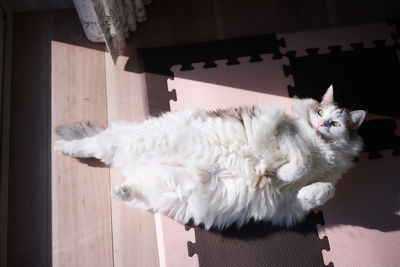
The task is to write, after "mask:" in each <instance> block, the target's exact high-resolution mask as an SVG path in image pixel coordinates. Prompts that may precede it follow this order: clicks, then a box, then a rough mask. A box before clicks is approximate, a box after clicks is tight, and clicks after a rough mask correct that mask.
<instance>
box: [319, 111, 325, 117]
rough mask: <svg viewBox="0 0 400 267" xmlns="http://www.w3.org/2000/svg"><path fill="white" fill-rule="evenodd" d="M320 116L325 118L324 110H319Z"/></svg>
mask: <svg viewBox="0 0 400 267" xmlns="http://www.w3.org/2000/svg"><path fill="white" fill-rule="evenodd" d="M318 115H319V116H320V117H322V116H324V112H323V111H322V109H319V110H318Z"/></svg>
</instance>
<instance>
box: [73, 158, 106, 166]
mask: <svg viewBox="0 0 400 267" xmlns="http://www.w3.org/2000/svg"><path fill="white" fill-rule="evenodd" d="M77 160H78V161H79V162H80V163H82V164H86V165H88V166H90V167H94V168H109V167H110V166H108V165H106V164H104V163H103V162H101V161H100V160H99V159H96V158H77Z"/></svg>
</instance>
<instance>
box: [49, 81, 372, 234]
mask: <svg viewBox="0 0 400 267" xmlns="http://www.w3.org/2000/svg"><path fill="white" fill-rule="evenodd" d="M293 112H294V115H293V116H292V115H288V114H286V113H285V110H284V109H282V108H279V107H276V106H268V105H256V106H254V107H249V108H237V109H230V110H221V111H216V112H208V111H206V110H201V109H191V110H183V111H178V112H170V113H166V114H164V115H162V116H161V117H159V118H149V119H147V120H146V121H144V122H143V123H140V124H139V123H128V122H118V123H114V124H112V125H111V126H110V127H109V128H107V129H104V130H100V129H99V128H96V127H92V126H90V125H85V124H79V125H78V126H77V125H76V124H73V125H65V126H61V127H60V128H59V134H60V135H62V137H63V138H64V139H63V140H59V141H57V142H56V143H55V144H54V149H55V151H57V152H59V153H61V154H64V155H69V156H72V157H95V158H98V159H100V160H102V161H103V162H104V163H106V164H109V165H111V166H112V167H115V168H120V169H121V170H122V172H123V173H124V174H125V175H126V177H127V180H126V181H125V183H123V184H122V185H118V186H116V187H115V188H114V190H113V192H112V193H111V195H112V196H113V197H114V198H116V199H119V200H124V201H127V202H128V203H129V204H130V205H131V206H133V207H135V208H140V209H145V210H151V211H153V212H161V213H163V214H166V215H168V216H170V217H172V218H174V219H175V220H177V221H179V222H182V223H187V222H188V221H189V220H191V219H192V220H193V222H194V223H195V224H204V226H205V228H207V229H209V228H210V227H217V228H224V227H227V226H229V225H231V224H233V223H236V225H237V226H238V227H240V226H242V225H243V224H244V223H246V222H248V221H249V220H250V219H254V220H255V221H270V222H272V223H273V224H280V225H287V226H290V225H292V224H294V223H296V222H298V221H299V220H301V219H302V218H304V216H305V215H306V214H307V213H308V212H309V211H310V210H311V209H313V208H315V207H317V206H319V205H322V204H324V203H325V202H326V201H327V200H328V199H329V198H331V197H332V196H333V193H334V185H335V183H336V182H337V180H338V179H339V178H340V177H341V176H342V174H343V173H344V172H345V171H346V170H348V169H349V168H350V167H351V166H352V164H353V163H352V162H353V159H354V157H355V156H357V154H358V153H359V151H360V150H361V148H362V141H361V138H360V137H359V136H358V135H357V134H356V130H357V128H358V126H359V125H360V124H361V123H362V121H363V119H364V116H365V112H364V111H353V112H348V111H347V110H344V109H340V108H338V107H337V106H336V105H335V104H334V103H333V90H332V87H330V88H329V89H328V91H327V93H326V94H325V96H324V98H323V101H322V102H321V103H319V102H317V101H315V100H312V99H303V100H298V101H296V103H295V105H294V108H293ZM321 114H322V116H321ZM336 122H338V123H339V124H340V126H338V124H337V123H336ZM335 125H336V126H335ZM85 127H86V128H89V129H86V130H82V131H81V135H80V136H79V134H77V131H78V132H79V130H76V129H80V128H85ZM71 129H75V130H71ZM70 132H72V133H73V134H72V135H73V138H72V137H70V136H68V133H70ZM71 139H72V140H71Z"/></svg>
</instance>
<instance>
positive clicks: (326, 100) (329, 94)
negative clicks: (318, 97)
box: [321, 84, 333, 105]
mask: <svg viewBox="0 0 400 267" xmlns="http://www.w3.org/2000/svg"><path fill="white" fill-rule="evenodd" d="M330 104H333V86H332V84H331V86H329V88H328V90H326V93H325V94H324V96H323V97H322V101H321V105H330Z"/></svg>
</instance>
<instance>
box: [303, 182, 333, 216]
mask: <svg viewBox="0 0 400 267" xmlns="http://www.w3.org/2000/svg"><path fill="white" fill-rule="evenodd" d="M334 192H335V189H334V187H333V184H331V183H326V182H316V183H312V184H310V185H307V186H305V187H303V188H301V189H300V190H299V192H298V193H297V201H298V203H299V204H300V206H301V208H302V209H303V210H305V211H310V210H312V209H314V208H315V207H318V206H321V205H323V204H325V202H326V201H328V200H329V199H330V198H332V196H333V194H334Z"/></svg>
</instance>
